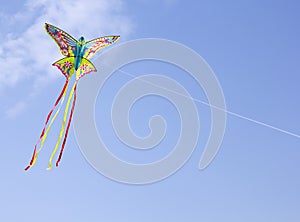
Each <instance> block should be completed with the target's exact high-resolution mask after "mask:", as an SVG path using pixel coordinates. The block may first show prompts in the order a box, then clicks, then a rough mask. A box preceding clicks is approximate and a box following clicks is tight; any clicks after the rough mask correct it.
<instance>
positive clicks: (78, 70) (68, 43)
mask: <svg viewBox="0 0 300 222" xmlns="http://www.w3.org/2000/svg"><path fill="white" fill-rule="evenodd" d="M45 29H46V32H47V33H48V34H49V35H50V37H51V38H53V40H54V41H55V42H56V44H57V45H58V47H59V49H60V52H61V53H62V55H63V56H65V58H63V59H60V60H58V61H57V62H55V63H53V64H52V65H53V66H56V67H57V68H58V69H59V70H60V71H61V72H62V73H63V74H64V76H65V77H66V82H65V84H64V86H63V89H62V91H61V93H60V94H59V96H58V98H57V100H56V102H55V104H54V106H53V108H52V109H51V110H50V112H49V114H48V116H47V118H46V122H45V125H44V128H43V130H42V132H41V135H40V137H39V139H38V141H37V143H36V144H35V146H34V151H33V155H32V158H31V161H30V164H29V165H28V166H27V167H26V168H25V170H28V169H29V168H31V167H32V166H33V165H34V164H35V162H36V159H37V157H38V155H39V153H40V151H41V150H42V147H43V146H44V142H45V140H46V137H47V135H48V133H49V130H50V127H51V125H52V123H53V122H54V120H55V119H56V117H57V115H58V113H59V111H60V108H61V107H62V104H63V101H64V99H65V96H66V92H67V88H68V85H69V80H70V78H71V77H72V75H73V74H74V73H75V76H76V79H75V83H74V85H73V86H72V89H71V91H70V94H69V97H68V100H67V104H66V107H65V111H64V115H63V121H62V126H61V130H60V133H59V137H58V140H57V142H56V145H55V148H54V150H53V152H52V154H51V157H50V160H49V164H48V168H47V170H50V169H51V168H52V160H53V157H54V156H55V154H56V152H57V149H58V146H59V145H60V143H61V140H62V137H63V134H64V138H63V142H62V145H61V150H60V153H59V156H58V159H57V162H56V166H58V164H59V162H60V160H61V157H62V153H63V151H64V148H65V144H66V140H67V137H68V132H69V128H70V125H71V121H72V116H73V112H74V107H75V102H76V88H77V83H78V80H79V79H80V78H81V77H83V76H84V75H85V74H88V73H90V72H96V71H97V70H96V68H95V66H94V65H93V64H92V63H91V61H89V59H90V58H91V57H92V56H93V55H94V54H95V53H97V52H98V51H99V50H100V49H102V48H104V47H106V46H109V45H111V44H113V43H114V42H116V41H117V40H118V39H119V38H120V36H104V37H100V38H97V39H93V40H91V41H88V42H85V40H84V38H83V37H80V38H79V39H78V40H76V39H74V38H73V37H72V36H70V35H69V34H67V33H66V32H64V31H63V30H61V29H59V28H57V27H55V26H53V25H49V24H47V23H46V24H45ZM72 98H73V101H72V108H71V111H70V114H69V119H68V123H67V127H66V129H65V126H66V122H67V116H68V113H69V108H70V105H71V100H72ZM58 104H59V106H58ZM57 106H58V108H57V110H56V112H55V114H54V115H53V117H52V118H51V116H52V114H53V112H54V110H55V108H56V107H57ZM38 144H40V147H39V149H38V150H37V146H38Z"/></svg>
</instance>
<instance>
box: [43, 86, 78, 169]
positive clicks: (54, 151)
mask: <svg viewBox="0 0 300 222" xmlns="http://www.w3.org/2000/svg"><path fill="white" fill-rule="evenodd" d="M76 85H77V81H76V82H75V83H74V85H73V87H72V89H71V93H70V95H69V98H68V102H67V105H66V108H65V112H64V117H63V122H62V126H61V129H60V133H59V137H58V140H57V142H56V145H55V148H54V150H53V152H52V154H51V157H50V159H49V164H48V168H47V170H50V169H51V168H52V160H53V157H54V155H55V154H56V152H57V149H58V146H59V144H60V142H61V139H62V136H63V133H64V130H65V125H66V120H67V114H68V111H69V107H70V103H71V99H72V97H73V94H74V89H75V88H76Z"/></svg>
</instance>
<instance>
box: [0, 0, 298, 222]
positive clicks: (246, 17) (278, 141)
mask: <svg viewBox="0 0 300 222" xmlns="http://www.w3.org/2000/svg"><path fill="white" fill-rule="evenodd" d="M85 2H86V3H85V4H83V2H82V1H77V0H73V1H63V2H62V1H55V2H54V1H47V0H28V1H21V0H11V1H8V2H6V3H5V5H3V6H1V9H0V25H1V31H0V37H1V40H2V41H1V43H0V66H1V67H2V68H1V72H0V99H1V108H0V112H1V117H0V122H1V125H0V130H1V139H2V146H1V147H2V152H1V153H2V155H1V157H0V166H1V176H2V183H1V185H0V188H1V189H0V190H1V191H0V196H1V198H0V199H1V201H0V206H1V210H0V220H1V221H21V220H22V221H45V222H47V221H53V220H58V221H63V220H64V221H71V220H72V221H83V220H85V221H121V220H122V221H132V222H134V221H146V222H147V221H213V222H218V221H231V222H238V221H245V222H247V221H249V222H250V221H258V222H260V221H274V222H277V221H278V222H279V221H299V220H300V213H299V210H298V208H299V206H300V200H299V196H300V191H299V187H300V179H299V178H300V177H299V176H300V174H299V167H298V165H299V159H300V150H299V144H300V140H299V138H296V137H293V136H290V135H287V134H284V133H281V132H278V131H275V130H273V129H270V128H268V127H263V126H261V125H257V124H254V123H252V122H249V121H246V120H244V119H240V118H237V117H235V116H232V115H229V114H228V116H227V127H226V132H225V137H224V140H223V143H222V146H221V149H220V152H219V153H218V155H217V156H216V158H215V159H214V161H213V162H212V163H211V165H210V166H209V167H208V168H206V169H205V170H203V171H199V170H198V168H197V167H198V162H199V159H200V156H201V153H202V151H203V147H204V145H205V143H206V140H207V137H208V133H209V126H210V121H209V119H210V109H209V107H207V106H205V105H203V104H199V103H196V105H197V108H198V112H199V118H200V121H201V131H200V135H199V141H198V145H197V147H196V149H195V151H194V153H193V155H192V157H191V158H190V159H189V161H188V162H187V163H186V164H185V165H184V167H183V168H181V169H180V170H179V171H178V172H177V173H176V174H174V175H172V176H171V177H169V178H167V179H165V180H163V181H160V182H158V183H154V184H150V185H139V186H137V185H128V184H122V183H118V182H115V181H112V180H110V179H108V178H106V177H104V176H103V175H101V174H99V173H98V172H96V171H95V170H94V169H93V168H92V167H91V166H90V165H89V164H88V163H87V161H86V160H85V159H84V157H83V155H82V153H81V151H80V149H79V147H78V145H77V144H76V139H75V136H74V133H73V131H71V132H70V135H69V138H68V142H67V145H66V150H65V153H64V156H63V159H62V162H61V165H60V167H59V168H55V169H53V170H51V171H46V170H45V169H46V166H47V161H48V158H49V155H50V153H51V151H52V146H53V145H54V143H55V142H56V138H57V135H56V133H57V131H58V127H59V122H60V120H59V121H58V124H57V125H55V126H54V127H53V129H52V131H51V133H50V134H49V137H48V139H47V142H46V144H45V148H44V150H43V152H42V153H41V155H40V156H39V159H38V161H37V164H36V165H35V166H34V168H32V169H31V170H30V171H29V172H25V171H24V170H23V169H24V167H25V166H26V164H27V163H28V161H29V159H30V157H31V153H32V149H33V146H34V144H35V142H36V140H37V139H38V136H39V133H40V130H41V129H42V124H43V122H44V120H45V117H46V115H47V112H48V111H49V110H50V108H51V107H52V104H53V102H54V101H55V98H56V96H57V94H58V92H59V90H60V89H61V87H62V85H63V81H64V78H63V76H62V75H61V74H60V73H59V72H58V70H56V69H55V68H54V67H52V66H51V64H52V63H53V62H54V61H56V60H58V59H59V58H60V57H61V55H60V54H59V51H58V50H57V47H56V46H55V44H53V41H52V40H51V39H50V38H49V37H48V35H47V34H46V33H45V31H44V28H43V24H44V23H45V22H48V23H51V24H53V25H56V26H58V27H61V28H62V29H64V30H66V31H67V32H68V33H70V34H72V35H73V36H75V37H79V36H81V35H84V36H86V38H87V39H91V38H95V37H98V36H99V35H100V36H101V35H109V34H120V35H121V39H120V42H119V43H122V42H125V41H128V40H133V39H138V38H149V37H155V38H164V39H170V40H173V41H177V42H179V43H182V44H184V45H186V46H188V47H190V48H192V49H193V50H195V51H196V52H197V53H199V54H200V55H201V56H202V57H203V58H204V59H205V60H206V61H207V62H208V64H209V65H210V66H211V67H212V69H213V70H214V72H215V74H216V76H217V77H218V79H219V82H220V84H221V86H222V89H223V91H224V96H225V99H226V104H227V109H228V110H229V111H232V112H235V113H238V114H240V115H243V116H246V117H249V118H252V119H255V120H258V121H262V122H264V123H267V124H271V125H273V126H276V127H279V128H281V129H284V130H287V131H291V132H294V133H296V134H300V126H299V123H300V117H299V115H298V114H299V112H300V105H299V101H298V95H299V92H300V90H299V87H298V85H299V81H300V77H299V73H300V68H299V65H298V64H299V62H298V60H299V59H300V56H299V55H300V54H299V49H300V43H299V39H300V30H299V27H300V24H299V23H300V18H299V17H300V15H299V10H300V4H299V2H298V1H295V0H287V1H283V0H273V1H271V0H262V1H259V0H253V1H237V0H235V1H221V0H212V1H203V0H200V1H191V0H188V1H177V0H161V1H159V0H155V1H146V0H133V1H121V0H120V1H119V0H113V1H107V0H101V1H93V0H87V1H85ZM123 70H124V71H126V72H129V73H131V74H133V75H137V76H138V75H142V74H149V73H163V74H166V75H167V76H168V77H173V78H174V79H176V80H177V81H179V82H181V83H182V85H183V86H184V87H185V88H186V89H187V90H188V91H189V92H190V94H191V95H192V97H193V98H196V99H201V100H206V98H205V96H204V93H203V91H202V89H201V87H199V86H197V84H195V83H194V82H193V81H192V79H191V78H189V76H188V75H187V74H186V73H184V72H182V71H180V70H177V69H176V68H174V67H172V66H168V65H166V64H163V65H162V64H161V63H158V62H153V61H152V62H151V61H146V62H140V63H137V64H135V63H134V64H130V65H128V66H127V67H124V68H123ZM97 74H99V73H97ZM100 74H101V73H100ZM86 78H88V76H87V77H86ZM130 79H131V78H130V77H129V76H126V75H124V73H122V72H116V73H115V75H113V76H112V77H111V78H110V79H109V80H108V83H107V85H105V87H104V88H103V92H101V95H99V97H98V99H97V107H96V110H97V116H96V120H97V127H98V128H99V132H103V133H105V135H106V136H105V142H106V143H107V144H109V146H111V147H112V152H113V153H114V154H116V155H118V156H119V157H120V158H125V159H126V158H127V160H128V161H136V162H139V163H140V162H141V163H143V161H145V162H147V161H153V160H154V159H157V158H158V159H159V158H162V156H164V155H165V154H167V153H168V151H170V150H171V149H172V144H174V140H175V141H176V140H177V136H178V129H179V127H180V125H179V122H176V121H174V120H176V118H177V121H178V116H177V114H176V111H175V110H174V107H172V105H170V104H169V103H168V102H166V101H164V100H162V99H161V98H156V97H149V98H146V100H145V101H144V102H143V101H140V103H137V104H136V106H135V107H134V108H133V110H132V116H131V120H132V122H131V124H132V127H133V129H134V130H135V131H136V132H137V134H139V135H147V132H148V131H147V130H149V129H148V128H147V125H146V124H145V123H147V120H148V118H149V116H151V115H152V114H156V113H159V114H161V115H163V116H164V115H165V116H166V120H167V121H168V126H169V124H170V126H171V127H169V128H168V129H170V131H169V133H167V137H166V139H167V142H165V143H163V144H164V145H166V146H165V147H166V148H164V147H157V148H155V149H153V152H152V153H150V157H149V156H147V155H145V154H144V153H142V154H141V153H138V154H136V153H134V152H133V151H132V150H129V149H128V150H129V151H128V152H126V149H127V148H126V147H118V146H119V145H120V143H119V142H118V141H115V140H114V139H116V138H114V136H113V131H112V127H111V125H110V121H109V110H110V105H111V103H112V101H111V100H110V99H112V98H113V95H114V93H115V92H116V91H117V89H118V86H122V84H123V83H126V81H129V80H130ZM110 89H111V90H110ZM157 104H159V105H157ZM156 105H157V106H156ZM145 111H147V112H146V116H143V115H142V113H145ZM174 111H175V113H174ZM169 113H172V115H169ZM173 113H174V114H173ZM135 117H136V118H135ZM173 122H174V125H171V124H173ZM105 127H107V128H105ZM173 139H174V140H173ZM168 144H169V145H170V146H167V145H168ZM115 145H118V146H115ZM125 148H126V149H125ZM146 154H147V153H146ZM140 158H142V159H140Z"/></svg>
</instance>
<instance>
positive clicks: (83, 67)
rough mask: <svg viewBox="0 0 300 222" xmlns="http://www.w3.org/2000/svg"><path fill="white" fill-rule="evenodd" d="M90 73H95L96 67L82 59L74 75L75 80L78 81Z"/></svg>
mask: <svg viewBox="0 0 300 222" xmlns="http://www.w3.org/2000/svg"><path fill="white" fill-rule="evenodd" d="M90 72H97V69H96V67H95V66H94V65H93V63H91V62H90V61H89V60H88V59H86V58H82V60H81V64H80V67H79V69H78V70H77V73H76V79H80V78H81V77H83V76H84V75H86V74H89V73H90Z"/></svg>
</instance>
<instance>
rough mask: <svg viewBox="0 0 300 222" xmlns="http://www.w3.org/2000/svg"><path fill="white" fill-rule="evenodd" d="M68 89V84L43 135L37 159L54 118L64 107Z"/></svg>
mask: <svg viewBox="0 0 300 222" xmlns="http://www.w3.org/2000/svg"><path fill="white" fill-rule="evenodd" d="M67 89H68V85H67V87H66V89H65V91H64V93H63V96H62V98H61V102H60V104H59V107H58V109H57V111H56V112H55V114H54V116H53V117H52V119H51V120H50V123H49V125H48V126H47V128H46V131H45V134H44V135H43V137H42V139H41V145H40V148H39V149H38V151H37V152H36V158H35V161H36V159H37V157H38V155H39V153H40V152H41V150H42V148H43V147H44V143H45V140H46V138H47V135H48V133H49V131H50V128H51V126H52V124H53V122H54V120H55V119H56V117H57V115H58V113H59V111H60V109H61V107H62V104H63V102H64V100H65V97H66V93H67ZM35 161H34V162H33V165H34V163H35Z"/></svg>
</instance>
